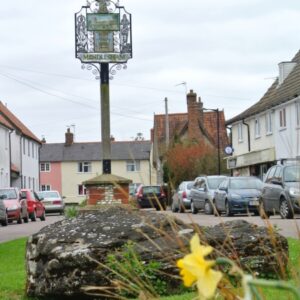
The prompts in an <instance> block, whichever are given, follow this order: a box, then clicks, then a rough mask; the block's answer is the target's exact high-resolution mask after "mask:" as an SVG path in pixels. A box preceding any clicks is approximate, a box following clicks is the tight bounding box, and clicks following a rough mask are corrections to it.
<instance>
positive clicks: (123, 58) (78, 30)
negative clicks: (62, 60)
mask: <svg viewBox="0 0 300 300" xmlns="http://www.w3.org/2000/svg"><path fill="white" fill-rule="evenodd" d="M75 44H76V45H75V52H76V53H75V56H76V58H78V59H80V61H81V62H82V63H114V64H116V63H117V64H119V63H126V62H127V61H128V60H129V59H131V58H132V30H131V14H130V13H128V12H127V11H126V10H125V8H124V7H123V6H119V5H118V4H115V3H114V2H113V1H108V0H94V1H88V5H87V6H83V7H82V8H81V10H80V11H79V12H78V13H76V14H75Z"/></svg>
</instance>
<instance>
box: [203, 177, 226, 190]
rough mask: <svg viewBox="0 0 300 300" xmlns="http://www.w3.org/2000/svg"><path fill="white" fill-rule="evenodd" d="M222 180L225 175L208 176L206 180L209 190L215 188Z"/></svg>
mask: <svg viewBox="0 0 300 300" xmlns="http://www.w3.org/2000/svg"><path fill="white" fill-rule="evenodd" d="M224 180H225V177H221V178H208V179H207V182H208V186H209V188H210V189H211V190H216V189H217V188H218V187H219V185H220V184H221V183H222V182H223V181H224Z"/></svg>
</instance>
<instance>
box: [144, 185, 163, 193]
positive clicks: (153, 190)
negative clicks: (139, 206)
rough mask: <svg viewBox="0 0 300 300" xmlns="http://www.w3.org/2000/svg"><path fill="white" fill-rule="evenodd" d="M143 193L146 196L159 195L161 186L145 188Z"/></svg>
mask: <svg viewBox="0 0 300 300" xmlns="http://www.w3.org/2000/svg"><path fill="white" fill-rule="evenodd" d="M143 193H144V194H158V193H160V187H159V186H144V187H143Z"/></svg>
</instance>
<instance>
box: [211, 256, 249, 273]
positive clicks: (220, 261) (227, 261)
mask: <svg viewBox="0 0 300 300" xmlns="http://www.w3.org/2000/svg"><path fill="white" fill-rule="evenodd" d="M216 265H219V266H220V265H230V266H231V267H232V269H233V270H234V271H235V273H237V274H239V275H240V276H242V277H243V276H244V272H243V270H242V269H241V268H240V267H238V266H237V264H236V263H234V262H233V261H232V260H230V259H229V258H226V257H219V258H217V259H216Z"/></svg>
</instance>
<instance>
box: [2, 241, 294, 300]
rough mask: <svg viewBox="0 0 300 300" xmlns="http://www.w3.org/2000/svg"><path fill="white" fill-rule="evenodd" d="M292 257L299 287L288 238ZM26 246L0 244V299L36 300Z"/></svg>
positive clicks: (173, 299)
mask: <svg viewBox="0 0 300 300" xmlns="http://www.w3.org/2000/svg"><path fill="white" fill-rule="evenodd" d="M288 242H289V257H290V263H289V265H290V268H289V269H290V280H292V282H293V283H294V284H295V285H299V284H300V282H299V270H300V241H299V240H297V239H292V238H288ZM25 245H26V238H23V239H18V240H14V241H10V242H7V243H1V244H0V299H1V300H34V299H33V298H27V297H26V296H25V295H24V289H25V279H26V275H25ZM261 293H262V294H263V295H264V299H266V300H274V299H293V298H292V297H290V298H289V297H288V295H287V294H283V295H282V297H283V298H281V295H279V294H278V290H276V291H272V290H270V289H268V290H263V289H262V290H261ZM195 296H196V294H194V293H186V294H182V295H177V296H169V297H162V298H161V300H191V299H194V298H195ZM278 297H279V298H278Z"/></svg>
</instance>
